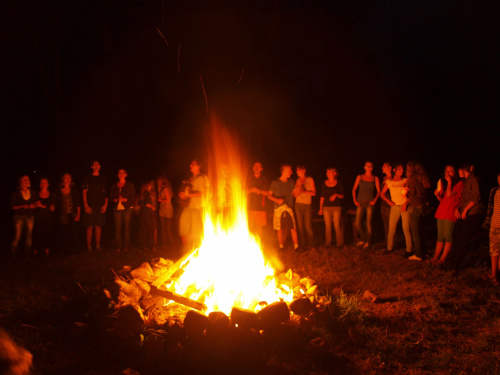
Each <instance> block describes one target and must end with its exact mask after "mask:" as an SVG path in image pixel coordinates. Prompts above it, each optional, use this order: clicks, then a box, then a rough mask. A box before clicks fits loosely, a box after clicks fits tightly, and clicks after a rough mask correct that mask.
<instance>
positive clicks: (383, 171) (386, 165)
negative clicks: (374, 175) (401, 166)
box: [382, 163, 392, 175]
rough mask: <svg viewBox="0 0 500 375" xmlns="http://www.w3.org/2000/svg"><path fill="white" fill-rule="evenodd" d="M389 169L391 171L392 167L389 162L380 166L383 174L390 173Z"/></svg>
mask: <svg viewBox="0 0 500 375" xmlns="http://www.w3.org/2000/svg"><path fill="white" fill-rule="evenodd" d="M391 171H392V168H391V166H390V165H389V163H384V165H383V166H382V173H384V174H385V175H389V174H391Z"/></svg>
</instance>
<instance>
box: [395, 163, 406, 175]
mask: <svg viewBox="0 0 500 375" xmlns="http://www.w3.org/2000/svg"><path fill="white" fill-rule="evenodd" d="M403 173H404V168H403V166H402V165H398V166H397V167H396V169H395V170H394V177H399V178H401V177H402V176H403Z"/></svg>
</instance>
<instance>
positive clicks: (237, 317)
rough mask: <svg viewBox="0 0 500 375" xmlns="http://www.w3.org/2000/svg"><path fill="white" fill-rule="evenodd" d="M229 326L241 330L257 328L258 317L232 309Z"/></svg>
mask: <svg viewBox="0 0 500 375" xmlns="http://www.w3.org/2000/svg"><path fill="white" fill-rule="evenodd" d="M231 324H232V325H234V326H238V327H241V328H248V329H249V328H259V316H258V315H257V314H256V313H255V312H253V311H250V310H245V309H240V308H239V307H233V308H232V310H231Z"/></svg>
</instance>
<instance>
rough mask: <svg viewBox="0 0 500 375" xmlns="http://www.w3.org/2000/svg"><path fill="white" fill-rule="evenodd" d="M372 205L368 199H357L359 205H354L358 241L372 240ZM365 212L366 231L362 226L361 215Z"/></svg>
mask: <svg viewBox="0 0 500 375" xmlns="http://www.w3.org/2000/svg"><path fill="white" fill-rule="evenodd" d="M373 207H374V206H373V205H371V204H370V201H359V207H356V230H357V231H358V238H359V240H360V241H363V242H368V243H370V241H371V240H372V216H373ZM365 213H366V232H365V229H364V228H363V216H364V215H365Z"/></svg>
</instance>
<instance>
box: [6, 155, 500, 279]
mask: <svg viewBox="0 0 500 375" xmlns="http://www.w3.org/2000/svg"><path fill="white" fill-rule="evenodd" d="M405 167H406V171H405ZM91 168H92V174H91V175H88V176H86V177H85V178H84V181H83V185H82V192H80V191H79V189H77V188H76V187H75V186H74V184H73V182H72V177H71V175H70V174H67V173H66V174H64V175H63V176H62V178H61V183H60V186H59V189H57V190H55V191H50V190H49V189H48V188H49V181H48V180H47V179H46V178H42V179H41V180H40V189H39V190H38V191H36V192H35V191H34V190H32V189H31V187H30V179H29V177H28V176H22V177H21V178H20V179H19V184H18V189H16V191H15V192H14V193H13V195H12V200H11V208H12V209H13V211H14V224H15V235H14V240H13V242H12V251H13V252H16V251H17V248H18V246H19V241H20V239H21V235H22V232H23V231H24V232H25V249H26V251H27V252H30V251H31V247H32V232H33V228H35V231H34V233H35V247H34V254H37V253H39V252H43V253H44V254H48V253H49V251H50V247H51V246H52V238H53V237H54V236H53V235H52V233H53V230H54V224H55V222H57V226H58V228H59V233H58V236H57V238H59V239H60V242H61V243H63V244H64V246H65V247H66V248H70V249H71V248H75V247H76V244H77V243H78V239H77V233H78V231H77V227H78V224H79V222H80V221H81V222H82V224H83V226H84V227H85V228H86V246H87V250H88V251H89V252H90V251H93V249H96V250H98V251H99V250H101V228H102V226H104V225H105V213H106V211H107V209H108V205H111V206H112V209H113V216H114V224H115V225H114V226H115V236H114V238H115V240H114V245H115V249H116V250H117V251H123V250H127V249H129V248H130V246H131V242H132V241H131V222H132V217H133V214H134V212H135V213H138V217H139V223H140V230H139V234H140V236H139V240H138V241H137V242H138V244H139V245H140V246H141V247H143V248H145V249H156V247H157V246H160V244H161V245H162V246H163V247H164V248H175V247H176V246H177V241H176V238H177V235H180V238H181V239H182V244H183V246H184V247H186V248H191V247H197V246H199V245H200V243H201V238H202V235H203V218H202V215H203V205H204V197H206V194H207V192H208V188H209V180H208V177H207V176H206V175H205V174H204V173H202V163H201V162H200V161H199V160H192V162H191V163H190V171H191V177H190V178H189V179H188V180H186V181H184V182H183V187H182V189H181V191H180V193H179V195H178V197H179V199H180V202H181V206H182V207H183V209H182V213H181V215H180V219H179V228H178V232H177V231H176V229H175V222H174V207H173V204H172V200H173V198H174V193H173V189H172V186H171V184H170V182H169V181H168V179H167V178H166V177H165V176H160V177H158V178H157V180H156V181H154V180H151V181H147V182H144V183H143V184H142V185H141V189H140V192H139V194H136V191H135V187H134V185H133V184H132V183H131V182H129V181H127V172H126V170H124V169H120V170H119V171H118V175H117V177H118V180H117V182H115V183H113V184H111V186H110V187H108V186H107V183H106V178H105V177H104V176H102V175H101V174H100V168H101V166H100V163H99V162H98V161H94V162H93V163H92V165H91ZM373 168H374V167H373V163H372V162H370V161H367V162H365V164H364V173H363V174H360V175H358V176H357V177H356V179H355V182H354V184H353V187H352V200H353V203H354V206H355V207H356V219H355V224H356V237H357V239H358V240H357V241H356V243H355V245H356V246H358V247H362V248H365V249H368V248H370V247H371V245H372V232H373V231H372V221H373V220H372V219H373V212H374V208H375V205H376V203H377V202H378V201H379V200H380V213H381V217H382V221H383V225H384V229H385V244H386V250H387V251H388V252H391V251H393V250H394V248H395V241H394V238H395V234H396V229H397V225H398V222H399V220H400V218H401V221H402V229H403V234H404V237H405V243H406V252H407V253H408V255H409V256H408V259H410V260H415V261H421V260H424V259H425V258H426V249H425V245H423V244H424V241H423V239H422V238H421V237H422V236H421V228H420V224H421V219H422V217H423V215H424V214H425V213H426V211H427V208H428V202H427V200H428V192H429V191H430V188H431V183H430V179H429V176H428V175H427V173H426V172H425V169H424V167H423V166H422V164H420V163H418V162H416V161H410V162H408V163H407V164H406V166H405V165H403V164H401V163H389V162H386V163H384V164H383V166H382V172H383V174H384V176H383V178H382V179H379V178H378V177H377V176H375V175H374V174H373ZM262 171H263V165H262V163H261V162H255V163H254V164H253V167H252V173H250V175H249V177H248V178H247V184H246V193H247V204H248V207H247V211H248V225H249V229H250V230H251V231H252V232H254V233H255V234H257V235H259V236H262V232H263V228H264V227H266V225H267V219H268V210H267V208H266V202H267V201H271V202H272V204H273V211H272V223H273V229H274V230H275V231H276V233H277V241H278V244H279V247H280V248H284V247H285V244H286V240H287V235H288V233H290V235H291V239H292V242H293V246H294V249H296V250H297V249H308V248H312V247H314V246H315V240H314V232H313V228H312V216H313V209H312V197H314V196H316V194H317V190H316V185H315V183H314V180H313V178H312V177H310V176H308V175H307V168H306V166H305V165H298V166H297V168H296V174H297V179H296V180H294V179H292V174H293V169H292V166H291V165H290V164H283V165H282V166H281V168H280V175H279V177H278V178H276V179H274V180H272V181H271V183H269V180H268V179H267V178H266V177H265V176H264V175H263V174H262ZM499 184H500V174H499ZM319 192H320V201H319V211H318V213H319V215H321V216H323V219H324V225H325V243H324V248H325V249H329V248H331V247H332V246H334V245H335V246H337V247H342V246H344V233H343V224H342V217H343V214H342V207H343V206H344V204H343V202H344V200H345V195H344V186H343V184H342V182H341V181H340V180H339V174H338V171H337V169H336V168H334V167H328V168H327V169H326V179H325V180H324V181H323V182H322V184H321V188H320V189H319ZM226 195H227V192H226V193H225V194H224V201H225V202H226V203H227V202H229V201H230V199H228V198H227V196H226ZM434 195H435V196H436V198H437V199H438V200H439V206H438V208H437V210H436V212H435V218H436V222H437V241H436V247H435V251H434V256H433V257H429V258H428V259H427V261H428V262H431V263H436V264H444V263H445V261H446V260H447V258H448V256H449V255H450V254H452V255H453V257H452V258H453V259H452V262H451V264H452V266H453V267H454V268H455V269H456V270H458V269H459V268H460V264H461V263H462V261H463V259H464V258H465V255H466V254H467V249H468V245H469V240H470V238H471V236H472V234H473V232H474V231H475V229H476V228H478V227H479V226H480V225H481V221H482V220H483V218H484V217H485V215H484V210H482V204H481V196H480V191H479V184H478V180H477V178H476V176H475V174H474V166H473V165H471V164H464V165H462V166H461V167H460V168H459V169H458V172H457V171H456V170H455V168H454V166H452V165H447V166H446V167H445V169H444V173H443V176H442V177H441V179H440V180H439V181H438V183H437V188H436V189H435V191H434ZM499 199H500V193H498V188H495V189H493V190H492V192H491V195H490V201H489V205H488V211H487V214H486V219H485V222H484V223H483V226H484V227H486V226H488V227H489V228H490V255H491V259H492V273H491V274H490V275H489V277H490V279H491V280H492V281H493V282H494V283H498V281H499V280H498V275H497V273H498V268H499V264H500V263H499V254H500V237H499V236H500V204H499V203H498V202H497V201H498V200H499ZM332 224H333V225H332ZM332 227H333V228H332ZM332 229H333V230H334V231H335V242H334V241H333V238H332ZM93 245H94V246H93Z"/></svg>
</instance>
